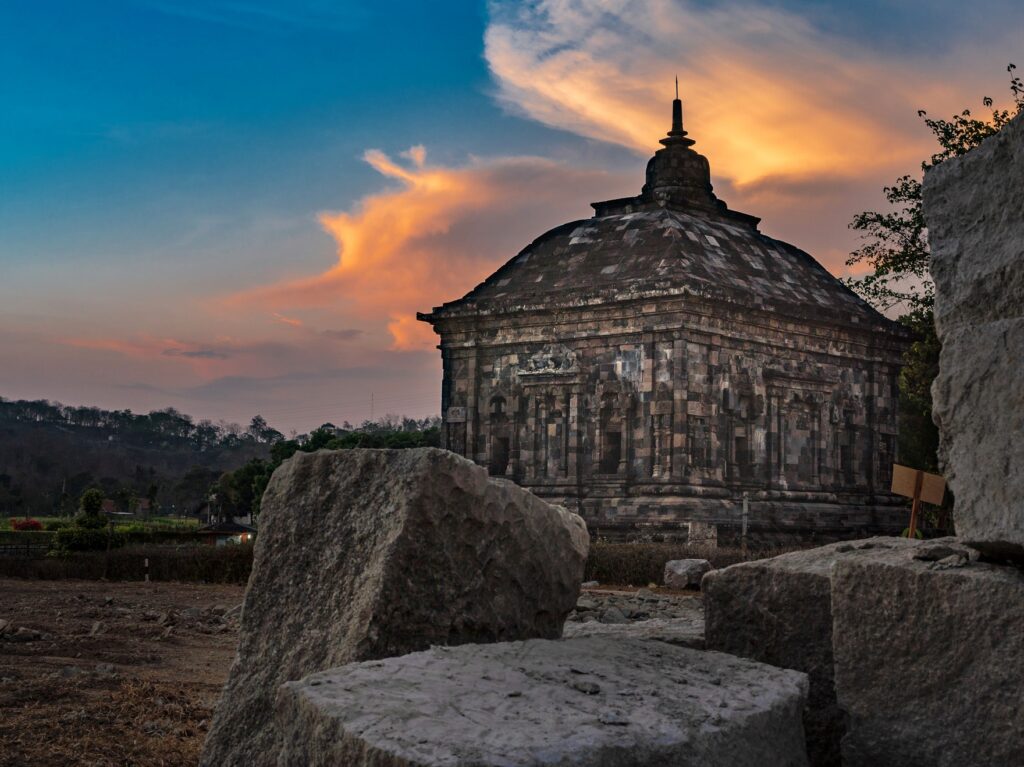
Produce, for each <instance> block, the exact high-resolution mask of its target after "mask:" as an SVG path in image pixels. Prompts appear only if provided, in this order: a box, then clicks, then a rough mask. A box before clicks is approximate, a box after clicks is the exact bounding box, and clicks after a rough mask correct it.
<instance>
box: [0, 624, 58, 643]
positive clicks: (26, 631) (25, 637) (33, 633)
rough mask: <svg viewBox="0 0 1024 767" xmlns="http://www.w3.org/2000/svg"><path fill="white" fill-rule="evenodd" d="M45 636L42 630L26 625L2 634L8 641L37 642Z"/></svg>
mask: <svg viewBox="0 0 1024 767" xmlns="http://www.w3.org/2000/svg"><path fill="white" fill-rule="evenodd" d="M46 638H47V635H46V634H44V633H43V632H42V631H37V630H36V629H30V628H28V627H27V626H19V627H18V628H17V630H16V631H14V632H8V633H6V634H4V635H3V639H6V640H7V641H8V642H38V641H39V640H42V639H46Z"/></svg>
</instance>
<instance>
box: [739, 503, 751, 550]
mask: <svg viewBox="0 0 1024 767" xmlns="http://www.w3.org/2000/svg"><path fill="white" fill-rule="evenodd" d="M749 517H750V493H748V492H747V491H746V490H744V491H743V526H742V527H741V528H740V548H741V549H743V554H744V556H745V555H746V553H747V519H748V518H749Z"/></svg>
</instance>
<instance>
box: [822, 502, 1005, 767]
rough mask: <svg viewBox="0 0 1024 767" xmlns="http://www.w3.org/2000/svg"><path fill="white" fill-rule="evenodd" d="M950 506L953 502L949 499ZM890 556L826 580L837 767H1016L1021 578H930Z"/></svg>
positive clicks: (843, 566)
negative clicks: (838, 734)
mask: <svg viewBox="0 0 1024 767" xmlns="http://www.w3.org/2000/svg"><path fill="white" fill-rule="evenodd" d="M957 502H959V498H958V499H957ZM945 545H948V544H939V545H937V546H935V547H934V548H932V549H931V550H927V549H924V547H922V549H924V550H925V551H926V552H927V553H928V557H922V558H916V557H908V556H906V555H905V553H903V552H898V551H892V552H888V553H887V554H882V555H879V556H876V557H874V558H853V557H850V558H841V559H839V560H838V561H837V563H836V566H835V572H834V574H833V578H832V610H831V612H832V617H833V622H834V623H833V626H834V634H833V645H834V653H835V669H836V672H835V689H836V695H837V698H838V704H839V706H840V708H841V709H843V711H844V712H845V713H846V716H847V721H848V723H849V724H848V731H847V733H846V735H845V737H844V738H843V741H842V756H843V764H844V765H845V766H846V767H897V766H899V767H903V766H904V765H929V766H930V767H960V765H968V764H979V765H980V764H985V765H997V764H998V765H1010V764H1020V763H1021V754H1022V753H1024V730H1022V723H1024V687H1022V683H1021V664H1022V661H1024V571H1022V570H1020V569H1018V568H1015V567H1006V566H999V565H991V564H986V563H982V562H978V561H969V562H968V563H966V564H964V565H961V566H959V567H957V568H955V569H937V568H936V567H935V565H936V564H941V563H942V562H943V561H944V560H945V559H948V558H949V556H952V557H960V556H962V555H960V554H952V555H949V556H947V557H944V558H940V559H937V560H936V559H932V557H941V555H942V554H943V551H942V550H941V547H942V546H945Z"/></svg>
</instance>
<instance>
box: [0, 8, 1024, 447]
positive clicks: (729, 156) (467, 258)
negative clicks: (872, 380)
mask: <svg viewBox="0 0 1024 767" xmlns="http://www.w3.org/2000/svg"><path fill="white" fill-rule="evenodd" d="M1021 16H1022V14H1020V13H1019V11H1017V10H1014V9H1013V6H1012V4H1011V3H1003V2H995V1H992V2H982V3H974V4H971V5H969V6H968V5H965V4H957V3H947V2H930V3H926V2H902V3H895V2H882V1H881V0H878V1H877V2H870V3H814V2H809V1H808V2H784V3H783V2H778V3H725V4H723V3H712V2H692V3H683V2H668V1H667V0H539V2H531V3H510V2H500V3H492V4H490V5H488V4H486V3H481V2H439V3H423V2H392V3H387V4H383V3H362V2H324V1H318V2H271V0H239V1H238V2H226V1H221V0H213V1H212V2H199V1H198V0H194V1H190V2H181V1H178V0H109V1H105V0H101V1H98V2H89V3H83V2H46V1H45V0H34V1H28V0H26V1H21V0H0V71H2V72H3V73H4V75H3V76H2V77H0V102H2V103H3V105H4V108H3V112H2V117H0V354H2V356H3V358H4V359H6V360H9V361H11V362H10V363H9V364H6V365H4V366H3V368H2V369H0V396H6V397H26V398H37V397H38V398H42V397H46V398H54V399H61V400H63V401H66V402H70V403H82V404H99V405H101V406H106V407H131V408H133V409H135V410H141V411H144V410H147V409H150V408H156V407H162V406H166V405H174V406H176V407H179V408H181V409H184V410H186V411H188V412H192V413H194V414H196V415H197V416H200V417H211V418H214V419H217V418H225V419H228V420H247V419H248V417H249V416H251V415H252V414H253V413H255V412H257V411H261V412H263V414H264V415H265V416H266V417H267V418H268V419H269V420H270V421H271V422H272V423H276V424H278V425H279V426H280V427H282V428H285V429H288V428H296V429H299V430H305V429H308V428H310V427H311V426H315V425H317V424H318V423H320V422H322V421H325V420H331V421H334V422H339V421H342V420H345V419H349V420H359V419H361V418H363V417H367V416H369V404H368V400H369V393H370V392H373V393H374V394H375V401H376V403H377V405H376V414H378V415H379V414H380V413H381V411H382V410H384V411H387V410H391V411H393V412H405V413H408V414H410V415H424V414H427V413H431V412H436V411H437V403H438V398H439V394H438V393H439V377H440V362H439V358H438V357H439V356H438V355H437V352H436V351H434V350H433V349H432V348H431V342H430V338H429V337H427V336H424V335H423V334H422V332H421V331H420V330H419V329H418V328H416V327H415V325H414V323H411V320H409V317H410V316H411V313H412V312H413V311H414V310H415V309H417V308H418V309H427V308H429V307H430V306H432V305H435V304H438V303H440V302H442V301H446V300H451V299H453V298H456V297H458V296H460V295H462V294H463V293H465V292H466V291H467V290H468V289H470V288H471V287H472V286H473V284H475V282H476V281H477V280H478V279H479V278H481V277H482V276H485V275H486V273H487V272H488V271H490V270H491V269H492V268H494V267H495V266H497V265H498V264H500V263H502V262H503V261H504V260H506V259H507V258H508V257H510V256H511V255H513V254H514V253H515V251H516V250H518V248H519V247H521V246H522V245H524V244H526V243H527V242H529V241H530V240H532V239H533V238H534V237H536V236H537V235H538V234H540V233H541V232H542V231H544V229H546V228H548V227H550V226H553V225H555V224H557V223H560V222H561V221H564V220H569V219H571V218H580V217H584V216H586V215H588V213H589V210H588V208H587V202H589V201H591V200H594V199H601V198H603V197H608V196H617V195H623V194H630V193H634V192H636V191H638V189H639V186H640V184H641V183H642V168H643V163H644V161H645V159H646V157H647V156H648V155H649V153H650V152H651V151H653V149H654V148H656V146H657V139H658V137H659V136H660V135H661V134H662V133H663V131H664V128H665V127H667V126H665V125H663V123H665V122H666V119H665V118H666V116H667V111H668V100H669V99H670V97H671V78H672V76H673V75H674V74H676V73H679V74H680V76H681V81H682V83H683V97H684V101H685V102H686V105H687V115H688V116H687V120H688V126H687V127H688V129H689V130H690V131H691V133H692V134H693V135H694V136H695V137H696V138H697V140H698V146H697V148H698V149H699V150H701V151H704V152H705V153H707V155H708V157H709V159H710V160H711V164H712V170H713V172H715V173H716V176H715V181H716V189H717V190H718V191H719V192H720V193H721V194H722V196H723V197H724V198H725V199H726V200H727V201H729V203H730V204H731V205H732V206H733V207H737V208H740V209H743V210H747V211H749V212H751V213H755V214H757V215H761V216H762V217H764V220H765V223H764V226H763V228H764V230H765V231H767V232H768V233H770V234H773V235H776V236H780V237H783V238H784V239H787V240H790V241H792V242H795V243H796V244H798V245H800V246H801V247H805V248H806V249H808V250H810V251H811V252H812V253H813V254H815V255H816V256H818V258H819V260H821V261H822V262H823V263H825V264H826V265H827V266H828V267H829V268H831V269H833V271H835V272H836V273H842V272H843V269H844V267H843V265H842V256H843V254H844V253H846V252H848V251H849V249H850V247H852V245H853V244H855V242H854V240H853V239H852V236H851V233H849V232H848V231H847V230H846V228H845V224H846V222H848V221H849V218H850V216H852V214H853V213H855V212H857V210H860V209H862V208H863V207H865V206H877V205H878V204H880V187H881V185H882V184H883V183H886V182H888V181H891V180H892V178H894V177H895V175H898V173H900V172H910V171H913V170H914V169H915V165H916V162H917V161H919V159H920V158H921V157H923V155H924V152H926V151H927V150H928V148H929V139H928V136H927V132H926V131H924V130H923V128H922V127H921V126H920V124H919V122H918V120H917V118H916V115H915V113H914V112H915V110H916V109H917V108H920V107H924V108H928V109H930V110H932V111H935V112H936V113H940V114H941V113H942V112H943V111H949V110H953V109H959V108H962V107H963V106H974V105H977V102H978V101H979V100H980V97H981V96H982V95H986V94H987V95H993V96H996V97H1000V96H1002V95H1003V92H1004V91H1005V82H1004V81H1005V78H1004V77H1003V74H1004V72H1003V70H1004V67H1005V64H1006V62H1007V61H1011V60H1014V57H1017V58H1020V56H1019V53H1020V48H1021V42H1022V41H1024V25H1022V22H1021ZM1022 63H1024V62H1022ZM412 147H423V148H424V150H423V152H422V153H420V152H419V150H417V151H413V152H408V150H409V149H410V148H412ZM368 150H378V152H379V153H378V154H374V153H372V152H371V153H370V154H367V152H368ZM403 152H407V154H406V155H404V156H403V154H402V153H403ZM438 189H444V190H447V191H444V192H438V191H437V190H438ZM453 189H454V190H456V191H452V190H453ZM394 220H400V221H402V222H404V223H403V224H402V226H395V227H394V228H395V231H399V230H400V231H401V232H402V233H403V237H404V238H405V239H403V240H401V241H394V238H391V239H389V240H387V241H386V242H385V241H383V240H380V237H381V230H388V229H390V228H392V227H391V225H390V224H389V223H387V222H390V221H394ZM403 227H404V228H403ZM374 238H377V239H374ZM371 241H372V242H375V243H377V244H376V245H374V247H373V249H372V250H369V251H366V252H361V251H360V250H359V246H358V245H357V243H364V242H371ZM366 247H368V246H366ZM339 253H341V255H339ZM346 253H347V254H348V256H349V261H348V262H345V254H346ZM392 296H393V299H394V300H393V301H391V299H390V297H392Z"/></svg>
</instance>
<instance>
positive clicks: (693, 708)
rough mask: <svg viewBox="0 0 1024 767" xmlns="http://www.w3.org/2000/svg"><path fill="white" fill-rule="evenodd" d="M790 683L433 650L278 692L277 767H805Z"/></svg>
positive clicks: (644, 664) (686, 659)
mask: <svg viewBox="0 0 1024 767" xmlns="http://www.w3.org/2000/svg"><path fill="white" fill-rule="evenodd" d="M806 692H807V679H806V676H805V675H804V674H801V673H799V672H795V671H786V670H783V669H778V668H773V667H771V666H766V665H763V664H759V663H755V662H753V661H749V660H745V659H742V658H737V657H735V656H730V655H725V654H722V653H709V652H702V651H697V650H692V649H687V648H682V647H673V646H671V645H668V644H664V643H661V642H647V641H639V640H619V639H607V638H599V637H591V638H585V639H574V640H566V641H561V642H551V641H544V640H530V641H527V642H509V643H501V644H492V645H463V646H460V647H452V648H435V649H432V650H430V651H427V652H419V653H413V654H411V655H406V656H403V657H401V658H389V659H387V660H382V661H376V662H366V663H359V664H353V665H349V666H346V667H343V668H337V669H331V670H330V671H326V672H322V673H319V674H314V675H311V676H309V677H306V678H305V679H303V680H301V681H297V682H289V683H287V684H285V685H283V686H282V687H281V689H280V693H279V695H278V700H277V709H276V710H277V722H278V725H279V727H280V728H281V729H282V730H286V731H287V732H288V733H289V738H288V741H287V743H286V745H285V748H284V751H283V752H282V759H281V762H280V763H281V764H283V765H326V764H346V765H373V766H374V767H391V766H392V765H394V767H399V765H401V767H420V766H422V767H427V766H428V765H429V766H430V767H435V766H437V767H440V766H441V765H444V766H445V767H469V766H470V765H472V766H473V767H492V766H493V767H499V765H500V767H526V766H527V765H531V766H532V765H537V766H539V765H554V764H561V765H579V766H580V767H584V766H586V765H595V767H596V766H597V765H600V766H601V767H619V766H620V765H621V766H622V767H631V766H633V765H636V766H637V767H639V766H640V765H645V766H646V767H649V766H652V765H664V766H665V767H667V766H668V765H679V764H699V765H702V767H763V766H764V765H773V767H798V766H800V765H806V764H807V758H806V753H805V749H804V742H803V728H802V725H801V721H800V711H801V709H802V707H803V702H804V698H805V696H806Z"/></svg>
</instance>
